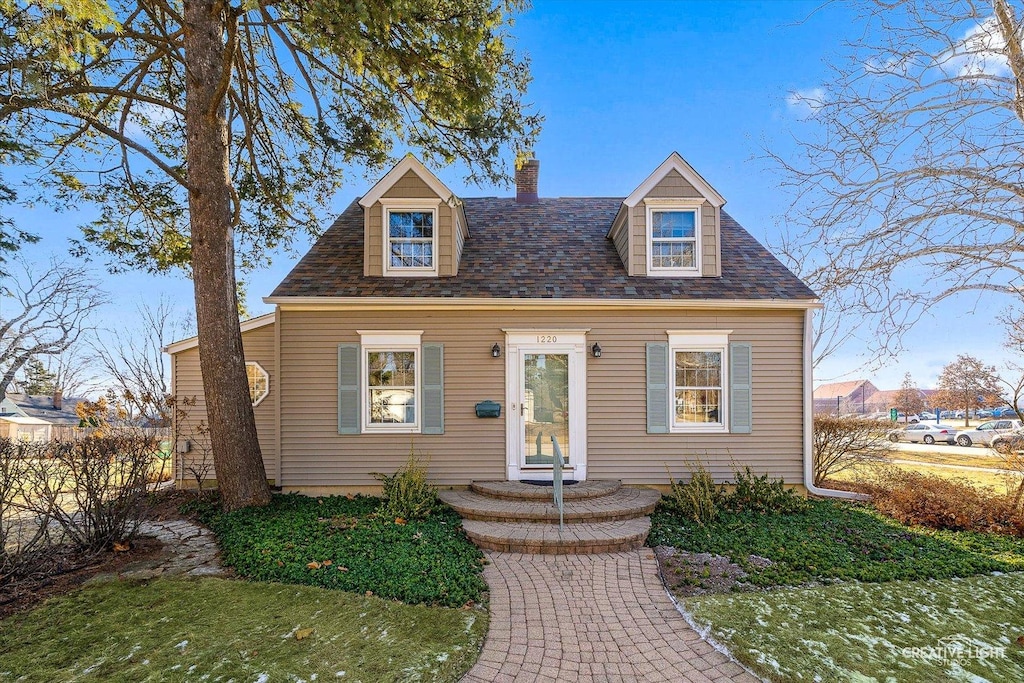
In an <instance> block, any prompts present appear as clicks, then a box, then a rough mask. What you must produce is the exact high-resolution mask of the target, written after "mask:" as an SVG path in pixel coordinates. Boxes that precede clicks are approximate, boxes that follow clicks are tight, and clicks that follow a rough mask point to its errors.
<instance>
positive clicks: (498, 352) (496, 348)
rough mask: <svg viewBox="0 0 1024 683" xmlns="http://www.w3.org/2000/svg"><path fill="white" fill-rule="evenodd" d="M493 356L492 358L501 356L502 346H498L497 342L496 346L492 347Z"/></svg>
mask: <svg viewBox="0 0 1024 683" xmlns="http://www.w3.org/2000/svg"><path fill="white" fill-rule="evenodd" d="M491 357H492V358H501V347H500V346H498V343H497V342H495V343H494V346H492V347H491Z"/></svg>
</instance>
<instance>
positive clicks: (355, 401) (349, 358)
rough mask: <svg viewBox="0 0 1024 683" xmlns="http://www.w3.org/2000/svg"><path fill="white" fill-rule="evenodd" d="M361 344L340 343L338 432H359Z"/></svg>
mask: <svg viewBox="0 0 1024 683" xmlns="http://www.w3.org/2000/svg"><path fill="white" fill-rule="evenodd" d="M359 422H360V420H359V344H338V433H339V434H358V433H359Z"/></svg>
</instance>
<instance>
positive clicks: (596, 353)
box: [590, 342, 601, 358]
mask: <svg viewBox="0 0 1024 683" xmlns="http://www.w3.org/2000/svg"><path fill="white" fill-rule="evenodd" d="M590 350H591V351H593V353H594V358H600V357H601V345H600V344H598V343H597V342H594V345H593V346H591V347H590Z"/></svg>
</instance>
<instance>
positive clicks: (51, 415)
mask: <svg viewBox="0 0 1024 683" xmlns="http://www.w3.org/2000/svg"><path fill="white" fill-rule="evenodd" d="M84 400H85V399H84V398H71V397H68V398H65V397H64V396H63V394H62V393H61V392H60V391H57V392H54V394H53V396H29V395H27V394H10V393H9V394H7V396H6V397H4V399H3V400H2V401H0V438H3V437H6V438H8V439H16V440H20V441H49V440H50V439H52V438H54V437H55V436H56V434H55V431H56V430H55V428H58V429H59V428H62V427H63V428H68V427H78V426H79V425H80V424H81V422H82V420H81V418H80V417H78V414H77V413H76V412H75V407H76V406H77V405H78V404H79V402H81V401H84Z"/></svg>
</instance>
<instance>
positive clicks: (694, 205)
mask: <svg viewBox="0 0 1024 683" xmlns="http://www.w3.org/2000/svg"><path fill="white" fill-rule="evenodd" d="M644 204H645V206H646V210H647V274H648V275H649V276H651V277H700V276H701V274H702V273H703V270H702V269H703V265H704V264H703V258H701V251H702V249H701V238H702V232H703V231H702V230H701V207H702V206H703V204H704V200H703V199H657V200H652V199H645V200H644ZM658 211H693V213H694V216H693V238H694V244H693V263H694V267H693V268H656V267H654V265H653V261H654V258H653V256H654V253H653V252H654V213H655V212H658ZM687 241H688V240H687Z"/></svg>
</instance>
